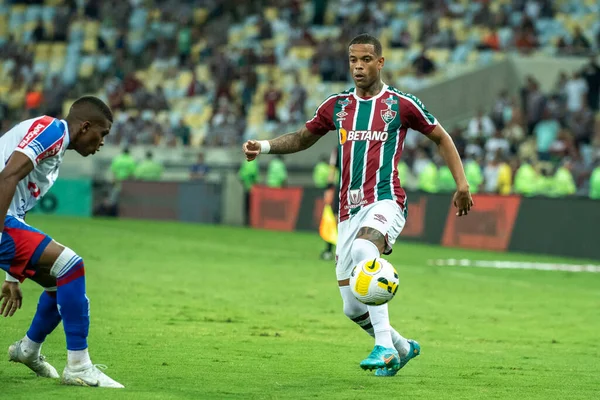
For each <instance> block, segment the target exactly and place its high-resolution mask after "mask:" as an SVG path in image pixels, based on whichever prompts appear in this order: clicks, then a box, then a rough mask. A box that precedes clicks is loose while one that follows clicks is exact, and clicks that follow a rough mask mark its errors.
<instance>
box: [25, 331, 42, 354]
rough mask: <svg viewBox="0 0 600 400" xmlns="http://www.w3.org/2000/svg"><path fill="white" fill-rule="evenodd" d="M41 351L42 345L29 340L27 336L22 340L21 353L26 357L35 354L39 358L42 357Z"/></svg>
mask: <svg viewBox="0 0 600 400" xmlns="http://www.w3.org/2000/svg"><path fill="white" fill-rule="evenodd" d="M41 349H42V344H41V343H37V342H34V341H33V340H31V339H29V336H27V335H25V337H23V339H22V340H21V352H22V353H23V354H24V355H25V356H26V357H29V356H31V354H35V356H36V357H38V356H39V355H40V351H41Z"/></svg>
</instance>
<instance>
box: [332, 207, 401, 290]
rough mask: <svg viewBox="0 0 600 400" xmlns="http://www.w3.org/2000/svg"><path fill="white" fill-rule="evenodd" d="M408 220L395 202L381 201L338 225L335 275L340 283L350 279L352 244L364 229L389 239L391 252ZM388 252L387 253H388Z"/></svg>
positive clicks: (388, 246) (387, 248) (352, 264)
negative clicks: (376, 232)
mask: <svg viewBox="0 0 600 400" xmlns="http://www.w3.org/2000/svg"><path fill="white" fill-rule="evenodd" d="M405 223H406V219H405V218H404V212H403V211H402V209H401V208H400V206H399V205H398V203H396V202H395V201H393V200H381V201H376V202H375V203H372V204H369V205H367V206H365V207H363V208H362V209H361V210H360V211H359V212H358V213H356V215H354V216H351V217H350V218H349V219H347V220H345V221H342V222H340V223H339V224H338V240H337V246H336V260H337V261H336V266H335V273H336V276H337V279H338V281H341V280H344V279H348V278H350V273H351V272H352V269H353V268H354V262H353V261H352V255H351V250H352V243H354V239H355V238H356V234H357V233H358V231H359V230H360V228H363V227H369V228H373V229H376V230H378V231H379V232H381V233H382V234H383V235H384V236H385V237H386V239H387V246H386V250H388V251H389V250H391V248H392V246H393V245H394V243H395V242H396V239H397V238H398V236H399V235H400V232H402V229H403V228H404V224H405ZM386 252H387V251H386Z"/></svg>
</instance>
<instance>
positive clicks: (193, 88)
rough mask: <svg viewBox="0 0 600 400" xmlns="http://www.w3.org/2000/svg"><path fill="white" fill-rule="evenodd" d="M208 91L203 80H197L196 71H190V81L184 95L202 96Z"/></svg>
mask: <svg viewBox="0 0 600 400" xmlns="http://www.w3.org/2000/svg"><path fill="white" fill-rule="evenodd" d="M207 92H208V88H207V87H206V85H205V84H204V83H203V82H200V81H199V80H198V76H197V75H196V71H193V72H192V81H191V82H190V85H189V86H188V88H187V91H186V96H187V97H194V96H203V95H205V94H206V93H207Z"/></svg>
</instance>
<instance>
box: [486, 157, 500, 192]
mask: <svg viewBox="0 0 600 400" xmlns="http://www.w3.org/2000/svg"><path fill="white" fill-rule="evenodd" d="M499 177H500V153H499V152H497V153H493V154H491V156H490V158H489V159H488V161H487V163H486V165H485V167H484V169H483V191H484V192H485V193H497V192H498V180H499Z"/></svg>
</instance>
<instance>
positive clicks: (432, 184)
mask: <svg viewBox="0 0 600 400" xmlns="http://www.w3.org/2000/svg"><path fill="white" fill-rule="evenodd" d="M422 163H423V166H422V168H421V169H420V171H419V173H417V174H416V175H417V181H418V185H419V186H418V187H419V190H422V191H424V192H427V193H437V191H438V167H437V165H436V164H435V163H434V162H433V161H431V160H430V159H429V158H426V159H423V161H422Z"/></svg>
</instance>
